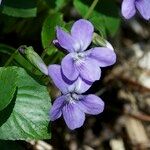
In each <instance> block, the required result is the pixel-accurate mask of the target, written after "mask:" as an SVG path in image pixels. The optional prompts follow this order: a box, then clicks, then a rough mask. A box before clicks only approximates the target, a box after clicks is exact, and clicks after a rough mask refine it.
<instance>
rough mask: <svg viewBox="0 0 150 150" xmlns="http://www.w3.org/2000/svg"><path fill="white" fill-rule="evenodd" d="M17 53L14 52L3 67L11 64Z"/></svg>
mask: <svg viewBox="0 0 150 150" xmlns="http://www.w3.org/2000/svg"><path fill="white" fill-rule="evenodd" d="M17 52H18V50H16V51H15V52H14V53H13V54H12V55H11V56H10V57H9V59H8V60H7V61H6V63H5V65H4V67H7V66H8V65H9V64H10V63H11V62H12V60H13V59H14V57H15V56H16V54H17Z"/></svg>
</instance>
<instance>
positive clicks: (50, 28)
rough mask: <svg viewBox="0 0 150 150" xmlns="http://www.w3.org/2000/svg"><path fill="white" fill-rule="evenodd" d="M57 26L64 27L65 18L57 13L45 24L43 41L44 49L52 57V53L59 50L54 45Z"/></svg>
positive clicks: (50, 16)
mask: <svg viewBox="0 0 150 150" xmlns="http://www.w3.org/2000/svg"><path fill="white" fill-rule="evenodd" d="M57 25H60V26H63V25H64V22H63V16H62V15H61V14H60V13H55V14H53V15H49V16H48V17H47V18H46V19H45V21H44V24H43V27H42V33H41V39H42V45H43V48H44V49H45V50H46V52H47V53H48V54H49V55H51V54H52V53H54V52H56V51H57V49H56V48H55V47H54V45H53V43H52V42H53V40H54V39H55V34H56V31H55V28H56V26H57Z"/></svg>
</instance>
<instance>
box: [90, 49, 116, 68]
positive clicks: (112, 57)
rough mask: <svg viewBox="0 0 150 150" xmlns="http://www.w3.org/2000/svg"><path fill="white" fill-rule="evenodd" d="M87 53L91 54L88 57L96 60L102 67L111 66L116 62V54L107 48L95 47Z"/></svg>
mask: <svg viewBox="0 0 150 150" xmlns="http://www.w3.org/2000/svg"><path fill="white" fill-rule="evenodd" d="M87 53H89V56H88V57H90V58H92V59H94V60H95V61H96V62H97V63H98V65H99V66H100V67H106V66H110V65H113V64H114V63H115V62H116V54H115V52H114V51H112V49H109V48H106V47H95V48H93V49H91V50H89V51H87Z"/></svg>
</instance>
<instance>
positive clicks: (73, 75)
mask: <svg viewBox="0 0 150 150" xmlns="http://www.w3.org/2000/svg"><path fill="white" fill-rule="evenodd" d="M72 55H73V53H70V54H68V55H66V56H65V57H64V58H63V60H62V62H61V68H62V72H63V74H64V75H65V77H66V78H67V79H69V80H71V81H74V80H76V79H77V77H78V75H79V72H78V71H77V70H76V68H75V65H74V60H73V57H72Z"/></svg>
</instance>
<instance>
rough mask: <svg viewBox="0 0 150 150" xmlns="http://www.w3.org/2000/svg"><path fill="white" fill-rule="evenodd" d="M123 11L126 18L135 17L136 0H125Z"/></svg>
mask: <svg viewBox="0 0 150 150" xmlns="http://www.w3.org/2000/svg"><path fill="white" fill-rule="evenodd" d="M121 11H122V15H123V16H124V17H125V18H126V19H130V18H131V17H133V16H134V15H135V13H136V8H135V0H123V2H122V8H121Z"/></svg>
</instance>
